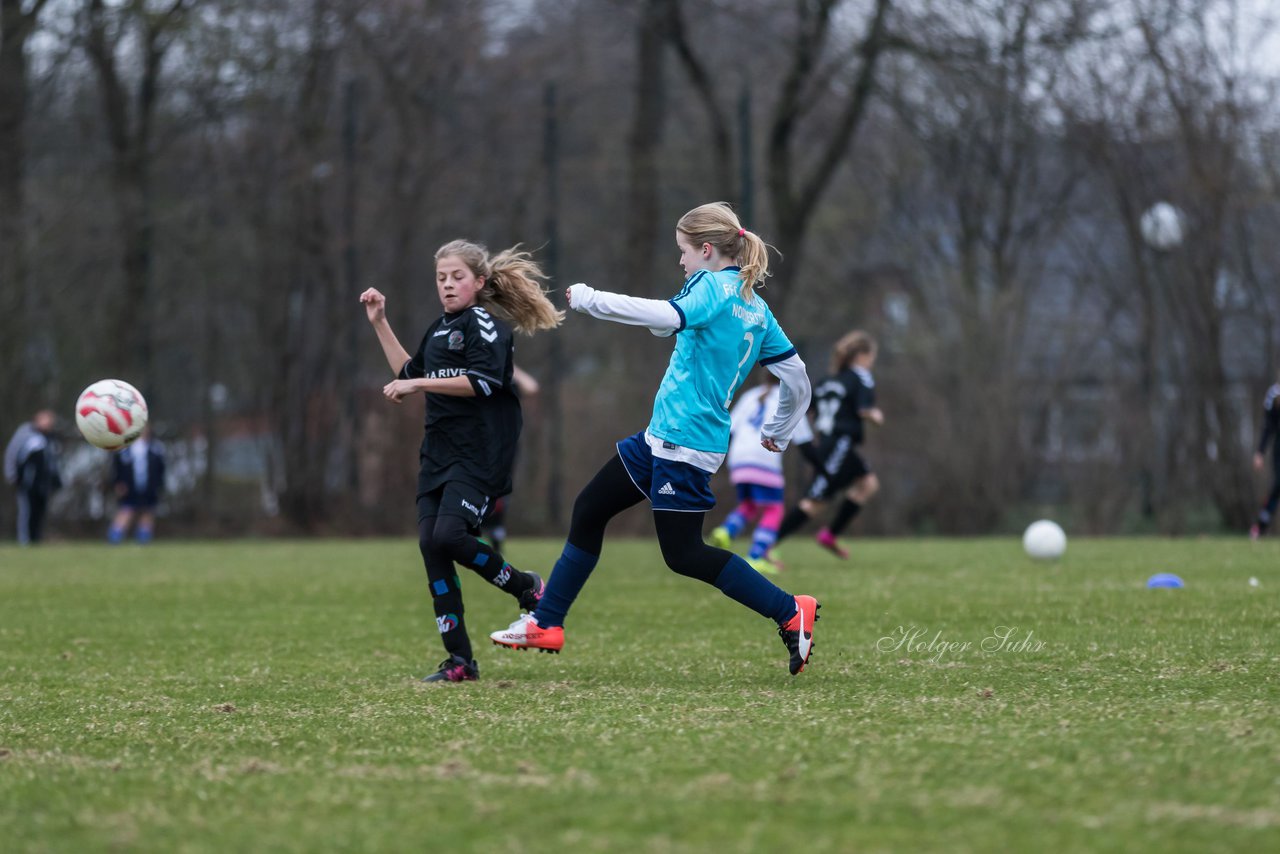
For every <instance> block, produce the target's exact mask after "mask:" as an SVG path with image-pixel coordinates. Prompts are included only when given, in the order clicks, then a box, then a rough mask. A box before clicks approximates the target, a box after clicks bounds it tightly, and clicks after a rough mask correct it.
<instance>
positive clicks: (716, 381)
mask: <svg viewBox="0 0 1280 854" xmlns="http://www.w3.org/2000/svg"><path fill="white" fill-rule="evenodd" d="M741 290H742V280H741V279H740V278H739V269H738V268H737V267H726V268H725V269H723V270H721V271H719V272H715V273H713V272H711V271H710V270H699V271H698V272H696V273H694V274H693V275H692V276H690V277H689V278H688V280H686V281H685V283H684V287H683V288H681V289H680V293H678V294H676V296H675V298H674V299H672V300H671V304H672V305H673V306H675V309H676V312H677V313H679V315H680V326H679V327H678V328H677V330H676V332H677V335H676V349H675V352H674V353H672V354H671V362H670V363H669V364H668V365H667V373H666V375H665V376H663V378H662V385H661V386H659V388H658V397H657V399H656V400H654V402H653V420H652V421H650V422H649V434H650V435H652V436H655V437H657V438H659V439H662V440H663V441H666V442H672V443H674V444H676V445H680V446H681V447H685V448H692V449H693V450H695V451H709V452H711V453H717V454H723V453H725V452H727V451H728V450H729V406H730V405H731V404H732V403H733V396H734V394H736V393H737V391H738V387H739V386H741V385H742V383H743V381H744V380H745V379H746V378H747V375H748V374H749V373H751V369H752V367H754V366H755V363H756V362H757V361H758V362H760V364H762V365H768V364H772V363H774V362H781V361H782V360H783V359H786V358H788V357H790V356H792V355H794V354H795V352H796V348H795V347H793V346H792V344H791V341H789V340H788V339H787V336H786V333H784V332H783V331H782V327H781V326H779V325H778V321H777V320H775V319H774V317H773V312H772V311H770V310H769V306H767V305H765V302H764V300H763V299H761V298H760V297H759V296H756V295H755V294H752V295H751V302H749V303H747V302H743V300H742V295H741Z"/></svg>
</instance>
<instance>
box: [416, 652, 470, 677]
mask: <svg viewBox="0 0 1280 854" xmlns="http://www.w3.org/2000/svg"><path fill="white" fill-rule="evenodd" d="M479 678H480V665H479V663H478V662H476V661H474V660H472V661H467V660H466V659H465V658H463V657H462V656H460V655H451V656H449V657H448V658H446V659H445V660H444V661H442V662H440V669H439V670H437V671H436V672H435V673H432V674H431V675H430V676H423V677H422V681H423V682H475V681H476V680H477V679H479Z"/></svg>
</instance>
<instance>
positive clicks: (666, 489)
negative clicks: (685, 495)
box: [658, 481, 676, 495]
mask: <svg viewBox="0 0 1280 854" xmlns="http://www.w3.org/2000/svg"><path fill="white" fill-rule="evenodd" d="M658 494H659V495H675V494H676V491H675V490H674V489H672V488H671V481H667V482H666V483H664V484H662V488H661V489H659V490H658Z"/></svg>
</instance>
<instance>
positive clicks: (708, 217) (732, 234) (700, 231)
mask: <svg viewBox="0 0 1280 854" xmlns="http://www.w3.org/2000/svg"><path fill="white" fill-rule="evenodd" d="M676 229H677V230H679V231H680V233H681V234H684V235H685V236H686V237H688V238H689V242H691V243H693V244H694V245H695V246H701V245H702V244H704V243H710V244H711V245H712V246H714V247H715V248H716V251H718V252H719V253H720V254H721V255H723V256H725V257H726V258H732V259H733V260H734V261H736V262H737V264H738V266H739V267H740V268H742V272H740V273H739V274H738V277H739V278H740V279H741V280H742V290H741V296H742V299H743V301H744V302H751V300H752V290H753V289H754V288H757V287H760V286H761V285H763V284H764V280H765V279H767V278H768V277H769V276H770V275H771V273H770V272H769V244H767V243H765V242H764V240H762V239H761V238H760V235H758V234H756V233H754V232H751V231H747V230H746V229H745V228H743V227H742V223H740V222H739V221H738V215H737V214H736V213H734V212H733V208H732V207H730V206H729V203H728V202H711V203H709V204H705V205H700V206H698V207H696V208H694V209H693V210H691V211H689V212H688V213H686V214H685V215H684V216H682V217H680V221H679V222H678V223H676Z"/></svg>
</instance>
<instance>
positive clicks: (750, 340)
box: [724, 332, 756, 409]
mask: <svg viewBox="0 0 1280 854" xmlns="http://www.w3.org/2000/svg"><path fill="white" fill-rule="evenodd" d="M742 343H744V344H746V345H747V346H746V350H745V352H743V354H742V358H741V359H739V360H738V372H737V373H736V374H734V375H733V382H731V383H729V388H728V389H727V391H726V393H725V396H724V408H725V409H728V408H729V405H730V404H731V403H733V391H734V389H736V388H737V387H738V377H740V376H742V366H743V365H745V364H746V363H747V359H750V358H751V348H752V346H754V345H755V343H756V337H755V336H754V335H752V334H751V333H750V332H745V333H743V335H742Z"/></svg>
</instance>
